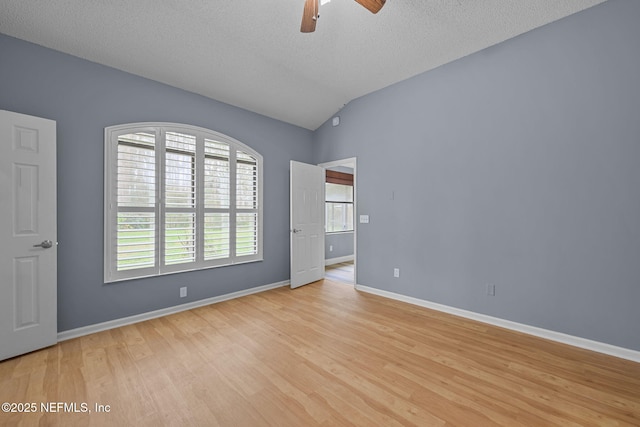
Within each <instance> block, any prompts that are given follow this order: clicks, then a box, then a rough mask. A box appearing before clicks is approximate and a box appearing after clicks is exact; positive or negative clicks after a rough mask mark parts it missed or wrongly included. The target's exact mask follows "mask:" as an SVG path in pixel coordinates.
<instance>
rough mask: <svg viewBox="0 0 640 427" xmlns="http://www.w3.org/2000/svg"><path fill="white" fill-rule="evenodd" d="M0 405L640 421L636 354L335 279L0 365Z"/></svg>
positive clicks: (157, 415)
mask: <svg viewBox="0 0 640 427" xmlns="http://www.w3.org/2000/svg"><path fill="white" fill-rule="evenodd" d="M0 402H15V403H27V402H33V403H36V404H37V405H38V411H37V412H35V413H0V425H16V426H32V425H33V426H35V425H47V426H74V425H83V426H84V425H89V426H123V425H140V426H155V427H157V426H163V425H194V426H196V425H207V426H216V425H217V426H245V425H251V426H302V425H304V426H352V425H361V426H371V425H384V426H393V425H398V426H400V425H402V426H424V425H429V426H438V425H464V426H466V425H482V426H493V425H496V426H554V425H557V426H590V425H592V426H609V425H615V426H638V425H640V364H637V363H633V362H630V361H627V360H622V359H617V358H615V357H611V356H607V355H603V354H598V353H594V352H590V351H587V350H584V349H579V348H574V347H570V346H566V345H562V344H559V343H555V342H551V341H547V340H543V339H541V338H537V337H533V336H529V335H525V334H522V333H518V332H513V331H509V330H506V329H502V328H498V327H493V326H490V325H486V324H482V323H478V322H474V321H471V320H468V319H463V318H459V317H455V316H451V315H448V314H445V313H440V312H436V311H433V310H429V309H426V308H422V307H417V306H413V305H409V304H405V303H402V302H398V301H393V300H389V299H385V298H382V297H379V296H375V295H370V294H362V293H359V292H357V291H355V290H354V289H353V287H350V286H344V284H338V283H335V282H332V281H330V280H325V281H320V282H316V283H314V284H310V285H307V286H304V287H301V288H298V289H295V290H291V289H289V288H278V289H273V290H270V291H267V292H263V293H260V294H255V295H250V296H247V297H243V298H240V299H237V300H231V301H225V302H221V303H218V304H214V305H210V306H207V307H199V308H196V309H193V310H190V311H186V312H183V313H178V314H174V315H171V316H167V317H164V318H158V319H153V320H149V321H146V322H142V323H138V324H135V325H129V326H125V327H121V328H117V329H113V330H110V331H104V332H99V333H96V334H92V335H89V336H85V337H81V338H77V339H74V340H69V341H64V342H61V343H59V344H57V345H56V346H54V347H50V348H47V349H43V350H40V351H37V352H34V353H30V354H27V355H24V356H21V357H16V358H13V359H9V360H6V361H3V362H0ZM48 402H64V403H67V404H69V403H75V404H77V405H80V404H81V403H86V404H88V405H89V408H90V409H91V410H92V412H91V413H82V412H79V413H78V412H64V411H63V412H57V413H46V412H43V411H41V410H40V406H39V405H40V404H41V403H44V404H46V403H48ZM96 403H97V404H102V405H110V412H107V413H96V412H95V410H94V408H95V406H94V405H95V404H96Z"/></svg>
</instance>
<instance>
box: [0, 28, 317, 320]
mask: <svg viewBox="0 0 640 427" xmlns="http://www.w3.org/2000/svg"><path fill="white" fill-rule="evenodd" d="M0 58H1V62H2V65H1V66H0V109H4V110H10V111H16V112H19V113H24V114H30V115H34V116H40V117H44V118H48V119H52V120H55V121H56V122H57V130H58V135H57V136H58V138H57V141H58V143H57V144H58V145H57V147H58V153H57V165H58V166H57V168H58V183H57V185H58V240H59V242H60V245H59V252H58V328H59V330H60V331H65V330H69V329H74V328H78V327H81V326H85V325H91V324H95V323H99V322H104V321H108V320H112V319H117V318H121V317H126V316H131V315H135V314H139V313H144V312H147V311H151V310H157V309H161V308H165V307H170V306H173V305H177V304H182V303H186V302H190V301H195V300H200V299H204V298H208V297H214V296H218V295H222V294H227V293H230V292H235V291H241V290H244V289H248V288H252V287H256V286H260V285H266V284H272V283H276V282H280V281H285V280H288V279H289V160H298V161H303V162H309V161H310V160H311V155H312V149H311V142H312V133H311V132H310V131H307V130H305V129H302V128H298V127H295V126H291V125H288V124H285V123H282V122H279V121H276V120H272V119H269V118H266V117H264V116H260V115H257V114H254V113H250V112H248V111H245V110H242V109H239V108H235V107H231V106H229V105H226V104H223V103H220V102H216V101H213V100H211V99H207V98H204V97H201V96H198V95H195V94H192V93H189V92H185V91H182V90H179V89H176V88H173V87H170V86H166V85H163V84H160V83H157V82H153V81H150V80H147V79H144V78H141V77H137V76H134V75H131V74H127V73H124V72H121V71H118V70H115V69H112V68H108V67H104V66H101V65H98V64H95V63H91V62H88V61H85V60H82V59H79V58H75V57H72V56H69V55H65V54H62V53H59V52H56V51H53V50H50V49H46V48H43V47H40V46H36V45H33V44H30V43H27V42H24V41H20V40H17V39H14V38H10V37H7V36H4V35H0ZM274 102H278V100H274ZM144 121H167V122H177V123H186V124H191V125H195V126H202V127H205V128H208V129H212V130H215V131H218V132H222V133H224V134H227V135H229V136H231V137H233V138H236V139H238V140H240V141H242V142H243V143H245V144H247V145H248V146H250V147H252V148H253V149H255V150H257V151H258V152H259V153H261V154H262V155H263V157H264V261H263V262H257V263H251V264H244V265H237V266H231V267H221V268H215V269H208V270H201V271H195V272H189V273H180V274H173V275H168V276H162V277H157V278H148V279H139V280H131V281H125V282H119V283H112V284H107V285H105V284H104V283H103V271H102V270H103V161H104V159H103V144H104V143H103V138H104V137H103V132H104V128H105V127H106V126H111V125H115V124H121V123H131V122H144ZM181 286H187V287H188V297H187V298H179V297H178V296H179V292H178V288H179V287H181Z"/></svg>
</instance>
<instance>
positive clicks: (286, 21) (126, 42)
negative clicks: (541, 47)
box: [0, 0, 604, 130]
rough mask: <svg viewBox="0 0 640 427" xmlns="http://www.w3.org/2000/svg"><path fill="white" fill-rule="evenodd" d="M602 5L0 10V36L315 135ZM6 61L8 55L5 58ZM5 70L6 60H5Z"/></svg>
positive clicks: (431, 0) (534, 0)
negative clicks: (343, 113) (442, 69)
mask: <svg viewBox="0 0 640 427" xmlns="http://www.w3.org/2000/svg"><path fill="white" fill-rule="evenodd" d="M603 1H604V0H526V1H520V0H518V1H513V0H387V2H386V5H385V6H384V7H383V8H382V10H381V11H380V12H379V13H378V14H376V15H374V14H372V13H370V12H368V11H367V10H366V9H365V8H363V7H362V6H360V5H359V4H358V3H356V2H355V1H353V0H332V1H331V2H330V3H326V4H324V5H322V6H321V7H320V19H319V20H318V22H317V29H316V31H315V32H314V33H309V34H303V33H301V32H300V21H301V17H302V10H303V5H304V0H260V1H256V0H252V1H249V0H135V1H131V0H107V1H105V0H47V1H41V0H2V1H1V2H0V32H1V33H4V34H7V35H9V36H13V37H17V38H20V39H24V40H27V41H30V42H33V43H37V44H40V45H43V46H46V47H49V48H52V49H56V50H59V51H62V52H65V53H69V54H71V55H75V56H78V57H81V58H85V59H88V60H90V61H94V62H97V63H100V64H104V65H108V66H111V67H114V68H117V69H120V70H123V71H127V72H130V73H133V74H137V75H140V76H143V77H147V78H150V79H153V80H157V81H160V82H163V83H167V84H169V85H172V86H176V87H179V88H182V89H185V90H188V91H191V92H195V93H198V94H201V95H204V96H207V97H210V98H213V99H216V100H219V101H222V102H225V103H228V104H231V105H235V106H237V107H241V108H244V109H247V110H250V111H253V112H256V113H260V114H263V115H265V116H268V117H272V118H275V119H278V120H282V121H284V122H288V123H291V124H294V125H298V126H301V127H304V128H307V129H311V130H314V129H316V128H318V127H319V126H320V125H321V124H322V123H323V122H324V121H326V120H327V119H328V118H330V117H331V116H332V115H334V114H335V113H336V112H337V111H339V110H340V109H341V108H342V107H343V106H344V105H346V104H347V103H348V102H350V101H351V100H353V99H355V98H358V97H361V96H363V95H366V94H368V93H371V92H373V91H376V90H378V89H381V88H383V87H386V86H389V85H391V84H393V83H396V82H398V81H401V80H404V79H407V78H409V77H411V76H414V75H416V74H420V73H422V72H424V71H428V70H430V69H433V68H435V67H438V66H440V65H442V64H445V63H447V62H450V61H453V60H455V59H458V58H461V57H463V56H466V55H469V54H471V53H473V52H477V51H479V50H481V49H484V48H486V47H489V46H491V45H494V44H496V43H500V42H502V41H504V40H507V39H509V38H511V37H514V36H517V35H519V34H522V33H524V32H527V31H529V30H531V29H534V28H537V27H539V26H542V25H545V24H547V23H549V22H552V21H555V20H557V19H560V18H563V17H565V16H568V15H571V14H573V13H576V12H578V11H580V10H583V9H586V8H588V7H591V6H593V5H596V4H598V3H602V2H603ZM0 57H1V52H0ZM2 60H5V58H2Z"/></svg>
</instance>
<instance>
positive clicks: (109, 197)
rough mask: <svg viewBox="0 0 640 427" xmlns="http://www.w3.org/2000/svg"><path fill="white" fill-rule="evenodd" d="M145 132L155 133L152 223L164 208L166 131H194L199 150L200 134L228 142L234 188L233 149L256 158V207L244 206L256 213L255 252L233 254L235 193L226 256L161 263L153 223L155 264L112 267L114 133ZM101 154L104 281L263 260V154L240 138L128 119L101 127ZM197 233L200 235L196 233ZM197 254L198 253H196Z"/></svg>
mask: <svg viewBox="0 0 640 427" xmlns="http://www.w3.org/2000/svg"><path fill="white" fill-rule="evenodd" d="M141 131H143V132H149V133H155V134H156V141H157V142H156V144H157V145H156V164H157V165H158V169H159V174H157V175H156V177H157V178H156V205H155V214H156V223H157V224H163V223H164V221H163V218H164V210H163V209H161V203H160V194H162V192H163V190H164V168H165V166H164V161H163V160H164V153H165V145H164V143H165V140H164V135H165V134H166V132H180V133H186V134H190V135H194V136H196V138H197V143H196V150H197V151H200V152H202V151H203V150H204V149H203V148H202V145H203V140H204V138H208V139H212V140H215V141H220V142H224V143H226V144H229V147H230V150H229V152H230V157H229V165H230V170H231V171H232V172H231V189H232V191H233V190H235V165H236V163H235V159H236V151H238V150H239V151H243V152H245V153H247V154H249V155H251V156H253V157H254V158H255V159H256V162H257V163H256V164H257V168H258V171H257V180H258V200H257V204H258V208H257V209H256V210H246V211H247V212H252V211H253V212H256V211H257V214H258V241H257V253H256V254H254V255H245V256H236V254H235V250H236V248H235V233H236V230H235V225H236V218H235V213H237V212H243V211H245V210H244V209H237V207H236V203H235V196H233V197H234V198H233V199H231V201H230V207H229V222H230V224H229V227H230V234H231V236H232V238H231V242H230V256H229V257H228V258H224V259H215V260H208V261H205V260H202V259H197V260H196V261H195V262H190V263H184V264H175V265H168V266H164V265H163V263H162V254H163V253H164V247H163V245H164V242H163V239H161V236H160V228H161V227H160V226H156V236H155V237H156V242H157V243H156V251H155V258H156V263H155V264H156V265H155V266H154V267H150V268H144V269H142V268H141V269H132V270H124V271H117V269H116V262H117V259H116V248H115V245H116V236H117V212H118V210H117V207H116V206H115V200H116V190H117V189H116V178H117V174H116V168H117V148H118V137H119V136H120V135H125V134H128V133H135V132H141ZM104 142H105V152H104V154H105V156H104V282H105V283H109V282H117V281H121V280H130V279H137V278H143V277H153V276H161V275H165V274H171V273H178V272H184V271H194V270H201V269H206V268H214V267H221V266H228V265H235V264H244V263H249V262H257V261H262V260H263V235H264V233H263V158H262V155H261V154H260V153H258V152H257V151H255V150H254V149H252V148H250V147H249V146H247V145H245V144H243V143H242V142H240V141H238V140H237V139H234V138H232V137H230V136H228V135H224V134H222V133H219V132H216V131H213V130H210V129H206V128H202V127H197V126H191V125H186V124H179V123H166V122H143V123H128V124H123V125H116V126H110V127H106V128H105V131H104ZM201 205H202V203H199V204H198V205H197V206H196V210H197V211H198V212H200V211H203V207H202V206H201ZM196 227H197V229H199V228H201V227H204V225H203V224H201V223H197V224H196ZM196 234H197V235H200V234H198V233H196ZM196 246H197V247H199V248H201V247H202V243H201V242H196ZM200 258H201V256H200Z"/></svg>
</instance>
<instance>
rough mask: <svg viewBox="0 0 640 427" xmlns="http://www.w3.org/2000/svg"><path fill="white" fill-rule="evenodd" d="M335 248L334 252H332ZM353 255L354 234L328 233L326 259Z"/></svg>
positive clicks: (325, 248)
mask: <svg viewBox="0 0 640 427" xmlns="http://www.w3.org/2000/svg"><path fill="white" fill-rule="evenodd" d="M331 248H333V250H331ZM352 255H353V232H344V233H327V234H325V237H324V259H329V260H330V259H332V258H342V257H346V256H352Z"/></svg>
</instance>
